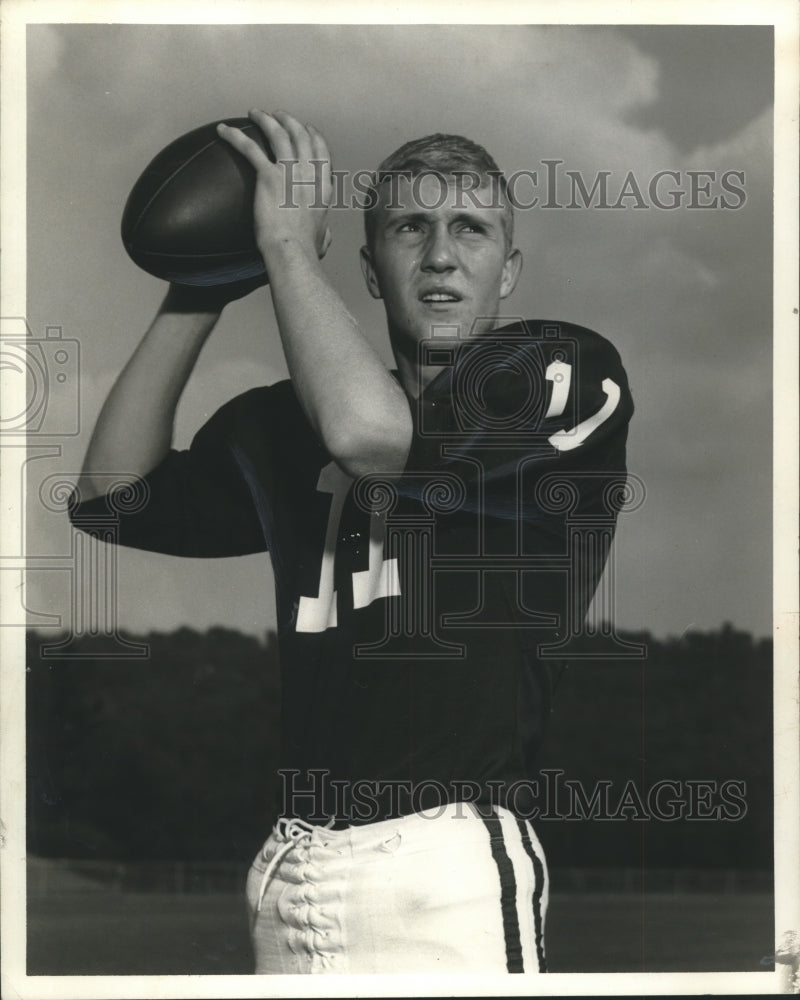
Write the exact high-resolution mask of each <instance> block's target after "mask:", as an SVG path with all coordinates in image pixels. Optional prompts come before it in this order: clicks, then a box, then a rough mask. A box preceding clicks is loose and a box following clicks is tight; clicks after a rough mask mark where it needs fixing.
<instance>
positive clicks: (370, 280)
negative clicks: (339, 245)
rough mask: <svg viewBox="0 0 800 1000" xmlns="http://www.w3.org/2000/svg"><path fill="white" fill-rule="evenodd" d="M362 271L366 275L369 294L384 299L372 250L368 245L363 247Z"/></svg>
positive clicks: (365, 279)
mask: <svg viewBox="0 0 800 1000" xmlns="http://www.w3.org/2000/svg"><path fill="white" fill-rule="evenodd" d="M361 273H362V274H363V275H364V281H366V283H367V288H368V289H369V294H370V295H371V296H372V297H373V299H382V298H383V296H382V295H381V288H380V285H379V284H378V276H377V274H376V273H375V265H374V264H373V262H372V251H371V250H370V248H369V247H367V246H363V247H362V248H361Z"/></svg>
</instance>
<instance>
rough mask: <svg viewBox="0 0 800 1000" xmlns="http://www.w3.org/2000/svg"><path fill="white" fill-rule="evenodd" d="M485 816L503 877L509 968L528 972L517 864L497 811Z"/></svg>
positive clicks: (495, 858) (501, 898)
mask: <svg viewBox="0 0 800 1000" xmlns="http://www.w3.org/2000/svg"><path fill="white" fill-rule="evenodd" d="M481 819H482V820H483V822H484V824H485V826H486V829H487V830H488V831H489V838H490V839H489V843H490V846H491V848H492V857H493V858H494V863H495V864H496V865H497V873H498V875H499V876H500V909H501V912H502V915H503V936H504V938H505V943H506V969H507V970H508V971H509V972H524V971H525V970H524V968H523V967H522V941H521V940H520V936H519V918H518V916H517V880H516V879H515V878H514V866H513V865H512V863H511V858H510V857H509V856H508V852H507V851H506V844H505V840H504V838H503V827H502V824H501V823H500V820H499V819H498V816H497V813H496V812H495V811H494V809H492V815H491V816H483V815H481Z"/></svg>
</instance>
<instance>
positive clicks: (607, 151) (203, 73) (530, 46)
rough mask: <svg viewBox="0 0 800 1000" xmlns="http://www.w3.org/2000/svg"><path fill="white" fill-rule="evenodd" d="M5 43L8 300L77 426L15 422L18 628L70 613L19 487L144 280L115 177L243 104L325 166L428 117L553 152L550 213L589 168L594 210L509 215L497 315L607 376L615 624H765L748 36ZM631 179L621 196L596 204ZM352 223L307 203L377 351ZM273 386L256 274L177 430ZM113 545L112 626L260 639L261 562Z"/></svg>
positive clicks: (766, 517) (513, 152) (500, 155)
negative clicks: (23, 436)
mask: <svg viewBox="0 0 800 1000" xmlns="http://www.w3.org/2000/svg"><path fill="white" fill-rule="evenodd" d="M27 58H28V83H27V87H28V89H27V108H28V116H27V129H28V132H27V141H28V149H27V156H28V160H27V210H28V245H27V253H28V257H27V262H28V279H27V294H28V298H27V319H28V322H29V324H30V326H31V329H32V331H33V332H34V334H35V335H36V336H39V337H41V336H42V335H43V333H42V331H44V330H45V328H46V327H48V326H57V327H60V328H61V330H62V337H63V338H65V339H67V340H69V341H70V342H77V345H78V349H79V355H80V357H79V370H78V373H77V376H76V379H77V384H78V386H79V393H80V397H79V402H80V411H79V417H80V420H79V427H78V428H76V429H77V430H78V433H76V434H73V435H71V436H64V437H58V438H48V437H47V436H46V435H42V436H40V438H39V440H41V441H42V442H44V443H47V442H49V441H55V442H57V444H58V449H59V454H58V455H56V456H52V455H50V456H48V455H43V457H42V458H41V459H40V460H39V461H38V462H29V468H30V479H29V498H30V503H29V506H28V514H27V530H28V539H29V541H28V545H29V554H31V555H38V556H40V557H41V559H40V565H41V566H42V567H43V568H41V569H38V570H36V571H33V572H31V573H29V576H28V584H27V592H26V602H27V607H28V609H29V611H30V612H32V614H31V619H30V620H31V622H32V623H34V624H36V623H37V622H38V623H40V624H41V623H42V622H43V621H44V619H43V618H42V617H41V616H42V615H44V614H49V615H55V616H61V617H62V619H63V620H64V621H65V623H66V622H68V621H69V608H70V601H71V596H70V577H69V573H68V572H65V570H64V565H65V563H64V556H65V554H68V553H69V552H70V545H71V540H70V539H71V535H70V531H71V529H70V527H69V525H68V523H67V521H66V518H65V517H64V515H63V514H59V513H56V512H54V511H53V510H50V509H48V508H47V507H46V506H45V504H44V503H43V502H42V500H41V498H40V492H39V486H40V484H41V482H42V481H43V480H44V478H46V477H48V476H51V475H53V474H54V473H59V474H63V476H65V477H67V478H68V477H69V476H70V475H74V474H76V473H77V471H78V469H79V468H80V464H81V461H82V457H83V453H84V451H85V449H86V445H87V443H88V436H89V434H90V432H91V428H92V426H93V424H94V421H95V419H96V417H97V414H98V412H99V409H100V406H101V405H102V402H103V399H104V397H105V394H106V393H107V392H108V390H109V388H110V387H111V384H112V382H113V380H114V378H115V377H116V375H117V374H118V372H119V371H120V369H121V368H122V366H123V365H124V363H125V361H126V360H127V358H128V357H129V356H130V354H131V352H132V351H133V349H134V347H135V346H136V344H137V342H138V340H139V338H140V337H141V335H142V334H143V332H144V330H145V328H146V327H147V325H148V323H149V322H150V320H151V318H152V316H153V314H154V312H155V310H156V308H157V306H158V303H159V301H160V299H161V297H162V295H163V291H164V286H163V283H162V282H160V281H159V280H158V279H156V278H153V277H151V276H149V275H147V274H145V273H144V272H142V271H140V270H138V269H137V268H136V267H135V265H134V264H133V263H132V262H131V261H130V260H129V259H128V257H127V256H126V254H125V251H124V248H123V247H122V244H121V241H120V237H119V221H120V217H121V214H122V209H123V206H124V204H125V200H126V197H127V195H128V192H129V191H130V188H131V187H132V185H133V183H134V182H135V180H136V178H137V177H138V176H139V174H140V173H141V171H142V170H143V168H144V167H145V166H146V164H147V163H148V162H149V160H150V159H151V158H152V157H153V156H154V155H155V154H156V153H157V152H158V151H159V150H160V149H161V148H162V147H163V146H165V145H166V144H167V143H168V142H170V141H171V140H172V139H174V138H176V137H177V136H178V135H180V134H182V133H184V132H186V131H188V130H189V129H191V128H194V127H196V126H199V125H202V124H204V123H206V122H209V121H212V120H214V119H217V118H222V117H225V116H231V115H237V116H238V115H243V114H245V113H246V112H247V110H248V108H250V107H253V106H259V107H263V108H264V109H266V110H274V109H277V108H285V109H287V110H289V111H291V112H292V113H294V114H295V115H296V116H297V117H299V118H301V119H302V120H305V121H311V122H313V123H315V124H316V125H317V126H318V127H319V128H320V129H321V130H322V131H323V133H324V134H325V135H326V137H327V139H328V141H329V145H330V148H331V151H332V155H333V161H334V167H335V168H336V169H341V170H357V169H370V168H372V167H374V166H375V165H377V163H378V162H379V161H380V160H381V159H382V158H383V157H384V156H386V155H387V154H388V153H389V152H390V151H392V150H393V149H394V148H396V147H397V146H399V145H400V144H401V143H402V142H403V141H405V140H406V139H408V138H412V137H416V136H420V135H424V134H427V133H430V132H434V131H445V132H455V133H460V134H464V135H467V136H469V137H470V138H472V139H474V140H476V141H478V142H480V143H481V144H483V145H484V146H486V147H487V148H488V149H489V150H490V151H491V152H492V154H493V155H494V157H495V159H496V160H497V161H498V163H499V165H500V167H501V168H502V169H503V170H504V171H505V172H506V174H507V175H508V174H512V173H514V172H516V171H523V170H535V171H537V177H538V179H539V183H540V184H541V185H542V187H541V188H539V189H537V191H538V193H539V195H540V196H541V195H544V197H546V193H545V192H544V178H545V177H546V176H547V167H546V165H545V161H548V160H549V161H560V162H559V163H558V164H557V166H556V167H552V166H551V168H550V169H551V170H555V172H556V174H557V179H558V185H559V186H558V187H557V188H555V189H553V188H550V189H549V190H550V194H551V195H552V199H553V201H555V202H557V203H558V204H559V205H566V204H567V203H569V200H570V197H569V195H570V191H569V177H568V175H567V173H566V171H573V172H575V171H577V172H580V175H581V177H582V178H583V179H584V180H585V181H586V183H587V185H588V186H589V187H590V186H591V182H592V180H593V179H594V178H595V177H596V176H597V174H598V173H599V172H600V171H606V172H608V174H607V176H608V191H609V202H610V203H616V202H617V201H618V200H619V202H620V207H618V208H613V209H612V208H609V209H600V208H596V207H595V208H585V207H580V206H579V207H578V208H573V209H569V208H566V207H553V208H549V209H545V208H543V207H541V204H540V206H538V207H536V208H531V209H529V210H520V211H518V212H517V221H516V237H517V244H518V246H519V247H520V249H521V250H522V252H523V255H524V258H525V269H524V272H523V276H522V279H521V280H520V282H519V285H518V287H517V290H516V292H515V293H514V296H513V297H512V298H511V299H509V300H507V309H508V313H509V315H510V316H524V317H528V318H539V319H549V320H564V321H568V322H572V323H578V324H582V325H584V326H588V327H590V328H592V329H594V330H597V331H598V332H600V333H602V334H603V335H604V336H606V337H608V338H609V339H610V340H611V341H612V342H613V343H614V345H615V346H616V347H617V349H618V350H619V351H620V353H621V355H622V358H623V362H624V364H625V366H626V369H627V371H628V375H629V379H630V383H631V389H632V393H633V397H634V402H635V406H636V413H635V415H634V418H633V421H632V423H631V429H630V436H629V448H628V465H629V469H630V471H631V472H632V473H634V474H635V475H636V476H638V477H639V478H640V479H641V480H642V482H643V483H644V484H645V489H646V497H645V502H644V504H643V505H642V506H641V507H640V508H639V509H638V510H636V511H635V512H632V513H630V514H627V515H623V516H622V517H621V519H620V524H619V529H618V534H617V541H616V549H615V559H616V587H615V598H616V600H615V608H616V621H617V625H618V626H619V627H620V628H626V629H648V630H649V631H651V632H652V633H653V634H655V635H657V636H661V637H665V636H677V635H681V634H683V633H685V632H686V631H687V630H690V629H713V628H717V627H719V626H721V625H722V624H723V623H725V622H730V623H732V624H733V625H734V626H735V627H737V628H742V629H746V630H749V631H752V632H753V633H755V634H756V635H758V636H764V635H769V634H770V632H771V621H772V585H771V572H772V569H771V537H770V536H771V511H772V440H771V433H772V410H771V373H772V180H771V172H772V106H771V102H772V32H771V29H770V28H769V27H752V26H751V27H729V26H725V27H697V26H694V27H686V26H683V27H681V26H678V27H666V26H658V27H655V26H634V27H614V26H608V27H604V26H588V27H579V26H565V27H563V26H562V27H556V26H550V27H536V26H532V27H528V26H519V25H516V26H515V25H510V26H495V25H480V26H476V25H467V26H463V25H459V26H455V25H439V26H435V25H427V26H423V25H408V26H402V27H397V26H386V25H367V26H342V25H310V24H308V25H236V26H219V25H213V26H191V25H190V26H184V25H160V26H159V25H147V26H138V25H119V24H116V25H115V24H109V25H106V24H95V25H91V24H73V25H70V24H42V25H31V26H29V28H28V48H27ZM667 170H669V171H675V172H677V174H678V178H677V181H675V178H674V177H666V178H662V181H661V182H659V186H658V188H657V189H656V190H657V196H656V197H658V198H660V200H661V203H662V205H663V204H665V203H668V202H669V197H670V196H669V194H668V192H669V191H670V190H671V186H672V187H675V188H681V189H684V190H685V191H686V192H687V194H686V195H685V196H684V198H683V201H682V204H681V205H680V206H679V207H677V208H675V209H668V208H663V207H662V208H659V207H658V205H656V204H654V201H655V198H653V197H651V195H650V184H651V180H652V179H653V178H654V177H656V176H657V175H658V174H659V172H661V171H667ZM692 171H695V172H698V171H701V172H709V173H706V174H697V173H696V174H695V175H692V174H691V172H692ZM731 172H735V173H731ZM631 175H632V177H633V179H634V180H633V182H631V181H629V182H628V190H629V191H630V190H631V188H630V185H631V184H632V183H633V184H634V185H635V186H636V187H637V188H638V189H639V190H640V191H641V192H642V198H640V199H639V198H637V197H636V196H635V195H633V194H629V196H628V197H627V198H624V199H619V195H620V194H621V192H622V190H623V188H624V182H625V179H626V177H630V176H631ZM723 175H724V176H726V177H727V179H728V180H727V183H728V185H729V187H728V189H727V190H726V189H725V187H724V184H723V180H722V178H723ZM693 176H694V178H695V181H694V183H695V185H696V187H697V188H699V190H696V191H695V194H694V198H693V204H689V203H690V201H691V200H692V199H691V198H690V194H691V192H690V187H691V184H692V177H693ZM704 178H705V179H704ZM672 181H675V183H674V184H672ZM530 193H531V189H530V188H527V187H526V188H524V189H523V196H524V197H528V196H529V194H530ZM723 197H724V199H725V200H726V202H727V203H728V204H729V205H730V206H731V207H729V208H723V207H720V204H719V199H720V198H723ZM713 198H717V203H716V207H701V206H702V205H704V204H707V203H708V202H709V201H710V200H711V199H713ZM637 203H638V206H637ZM361 225H362V223H361V219H360V217H359V215H358V213H357V212H355V211H335V212H332V213H331V228H332V231H333V236H334V244H333V247H332V249H331V251H330V253H329V254H328V257H327V258H326V261H325V269H326V272H327V274H328V275H329V277H330V279H331V281H332V282H333V283H334V285H335V286H336V287H337V289H338V290H339V291H340V293H341V295H342V297H343V298H344V300H345V302H346V304H347V306H348V307H349V309H350V310H351V311H352V313H353V315H354V316H355V317H356V319H357V320H358V321H359V323H360V324H361V325H362V328H363V329H364V331H365V333H366V335H367V336H368V337H369V338H370V339H371V340H372V341H373V342H374V343H375V344H376V346H378V348H379V350H380V351H381V352H382V356H383V357H384V358H385V359H386V361H387V363H390V362H391V357H390V354H389V351H388V341H387V340H386V335H385V325H384V318H383V313H382V310H381V307H380V303H377V302H374V301H373V300H372V299H370V298H369V296H368V294H367V292H366V290H365V289H364V287H363V282H362V278H361V274H360V270H359V266H358V248H359V246H360V244H361V242H362V239H361ZM70 350H73V348H72V347H71V348H70ZM284 377H286V367H285V364H284V361H283V358H282V355H281V351H280V347H279V343H278V336H277V330H276V326H275V322H274V318H273V316H272V314H271V306H270V300H269V295H268V292H267V291H266V290H263V289H262V290H260V291H258V292H257V293H255V294H254V295H252V296H250V297H249V298H247V299H245V300H243V301H241V302H238V303H236V304H234V305H233V306H232V307H230V308H229V310H226V313H225V314H224V316H223V319H222V321H221V322H220V324H219V327H218V329H217V330H216V331H215V332H214V334H213V336H212V338H211V340H210V341H209V342H208V344H207V345H206V347H205V349H204V351H203V354H202V355H201V358H200V361H199V363H198V366H197V368H196V370H195V373H194V374H193V376H192V379H191V381H190V383H189V385H188V387H187V389H186V392H185V394H184V397H183V399H182V401H181V404H180V407H179V412H178V416H177V421H176V431H175V446H176V447H185V446H187V445H188V443H189V441H190V440H191V436H192V434H193V433H194V431H195V430H197V429H198V428H199V426H200V425H201V424H202V423H203V422H204V420H205V419H207V418H208V417H209V416H210V415H211V414H212V413H213V412H214V410H215V409H216V408H217V407H218V406H220V405H221V404H222V403H224V402H225V401H226V400H227V399H230V398H231V397H232V396H234V395H236V394H237V393H239V392H241V391H244V390H246V389H248V388H251V387H252V386H254V385H259V384H267V383H271V382H274V381H276V380H278V379H281V378H284ZM65 405H66V404H65ZM147 405H148V401H147V400H142V406H143V407H145V406H147ZM115 558H116V585H117V588H118V589H117V604H118V609H117V610H118V621H119V625H120V627H121V628H122V629H125V630H129V631H137V632H142V631H148V630H151V629H156V630H169V629H172V628H174V627H176V626H178V625H189V626H192V627H195V628H206V627H208V626H210V625H225V626H229V627H234V628H240V629H242V630H245V631H247V632H252V633H254V634H263V633H264V631H265V629H267V628H269V627H270V626H271V625H272V624H273V623H274V596H273V585H272V577H271V570H270V567H269V561H268V557H267V556H249V557H246V558H243V559H227V560H212V561H202V562H201V561H196V560H179V559H174V558H171V557H165V556H157V555H151V554H146V553H141V552H136V551H131V550H125V551H119V552H117V553H116V555H115ZM48 559H51V563H52V566H51V568H47V565H48Z"/></svg>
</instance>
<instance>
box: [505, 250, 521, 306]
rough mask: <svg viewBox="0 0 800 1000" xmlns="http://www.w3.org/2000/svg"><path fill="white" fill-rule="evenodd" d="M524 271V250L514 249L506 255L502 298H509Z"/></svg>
mask: <svg viewBox="0 0 800 1000" xmlns="http://www.w3.org/2000/svg"><path fill="white" fill-rule="evenodd" d="M521 273H522V252H521V251H520V250H517V249H514V250H512V251H511V253H509V254H508V256H507V257H506V262H505V264H503V276H502V278H501V279H500V298H501V299H505V298H507V297H508V296H509V295H510V294H511V293H512V292H513V291H514V289H515V288H516V287H517V281H519V276H520V274H521Z"/></svg>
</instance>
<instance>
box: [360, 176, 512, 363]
mask: <svg viewBox="0 0 800 1000" xmlns="http://www.w3.org/2000/svg"><path fill="white" fill-rule="evenodd" d="M445 183H446V182H445V180H444V179H443V178H442V177H441V176H437V175H432V174H427V175H421V176H419V177H416V178H413V179H410V180H405V179H403V180H400V181H399V182H398V183H397V184H396V192H390V193H385V192H384V193H383V195H382V198H381V205H380V207H379V208H378V209H377V221H376V227H375V236H374V240H373V246H372V247H371V248H367V247H364V248H363V249H362V252H361V254H362V269H363V271H364V276H365V278H366V281H367V287H368V288H369V290H370V293H371V294H372V295H373V296H374V297H375V298H380V299H383V303H384V306H385V308H386V315H387V319H388V323H389V333H390V336H391V338H392V343H393V345H394V347H395V350H398V349H400V350H404V349H405V350H408V349H409V348H410V347H413V345H415V344H417V343H419V341H421V340H424V339H428V338H430V337H431V336H433V335H434V328H435V327H437V326H438V327H448V328H455V327H457V328H458V332H457V333H456V332H455V330H453V335H454V336H457V337H459V338H462V339H463V338H466V337H469V336H474V335H475V334H477V333H481V332H483V331H484V330H487V329H491V328H492V327H493V326H495V325H496V322H497V318H498V316H499V306H500V301H501V300H502V299H504V298H506V296H507V295H510V294H511V292H512V291H513V290H514V286H515V285H516V282H517V278H518V277H519V272H520V268H521V265H522V256H521V254H520V253H519V251H518V250H510V251H509V250H507V249H506V238H505V230H504V227H503V210H502V208H500V207H497V206H494V207H493V206H492V197H491V190H490V188H489V187H486V188H485V189H484V188H478V189H477V190H476V191H475V192H474V194H475V197H474V199H473V200H472V201H471V200H470V198H469V197H468V196H466V195H465V192H464V191H463V190H460V189H459V188H458V187H457V185H456V182H455V180H454V179H453V180H451V181H449V182H447V186H446V187H445ZM440 335H441V333H440Z"/></svg>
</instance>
